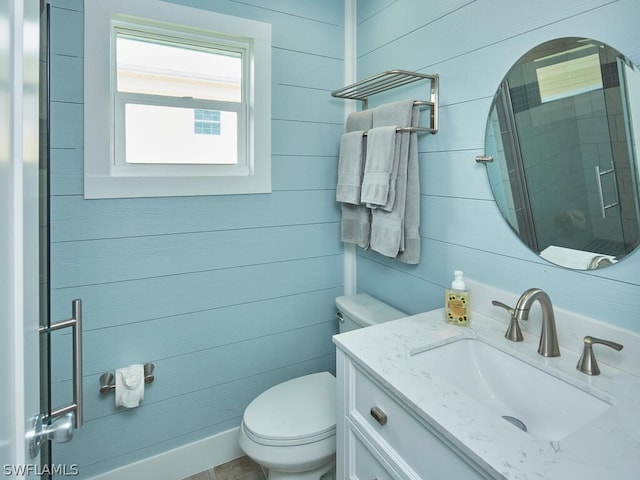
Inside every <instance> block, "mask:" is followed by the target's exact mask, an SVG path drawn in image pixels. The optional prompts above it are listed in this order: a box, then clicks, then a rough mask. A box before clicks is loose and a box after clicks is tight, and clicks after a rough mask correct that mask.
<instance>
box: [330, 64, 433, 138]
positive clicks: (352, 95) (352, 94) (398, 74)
mask: <svg viewBox="0 0 640 480" xmlns="http://www.w3.org/2000/svg"><path fill="white" fill-rule="evenodd" d="M421 80H429V81H430V83H431V88H430V92H429V100H417V101H416V102H414V105H419V106H421V107H422V106H425V107H430V109H431V118H430V120H431V122H430V126H429V127H400V128H398V130H399V131H407V132H430V133H437V131H438V81H439V77H438V75H437V74H425V73H418V72H411V71H408V70H400V69H393V70H385V71H384V72H381V73H378V74H376V75H372V76H371V77H368V78H365V79H364V80H360V81H358V82H355V83H352V84H351V85H347V86H346V87H342V88H339V89H338V90H334V91H333V92H331V96H333V97H336V98H344V99H349V100H359V101H361V102H362V109H363V110H366V109H367V108H368V107H369V97H371V96H373V95H376V94H378V93H382V92H385V91H387V90H391V89H393V88H397V87H401V86H404V85H408V84H410V83H414V82H418V81H421Z"/></svg>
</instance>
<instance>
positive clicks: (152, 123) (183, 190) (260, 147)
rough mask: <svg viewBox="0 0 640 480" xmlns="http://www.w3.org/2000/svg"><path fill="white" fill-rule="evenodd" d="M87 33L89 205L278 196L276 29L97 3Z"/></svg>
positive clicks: (150, 1) (208, 15) (201, 14)
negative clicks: (274, 189)
mask: <svg viewBox="0 0 640 480" xmlns="http://www.w3.org/2000/svg"><path fill="white" fill-rule="evenodd" d="M116 3H119V5H118V7H120V8H119V9H118V10H117V11H114V10H113V9H114V7H113V4H116ZM85 32H86V38H85V197H86V198H112V197H142V196H169V195H215V194H229V193H262V192H269V191H270V189H271V180H270V170H271V158H270V157H271V152H270V150H271V149H270V137H271V130H270V121H271V112H270V92H271V79H270V70H271V69H270V61H271V44H270V42H271V28H270V26H269V25H267V24H263V23H260V22H254V21H250V20H246V19H241V18H236V17H229V16H226V15H220V14H216V13H212V12H208V11H204V10H196V9H192V8H188V7H182V6H179V5H173V4H170V3H166V2H160V1H157V0H141V1H136V2H87V6H86V7H85ZM105 47H106V48H105ZM104 51H110V52H111V55H110V56H109V55H105V54H104V53H102V52H104Z"/></svg>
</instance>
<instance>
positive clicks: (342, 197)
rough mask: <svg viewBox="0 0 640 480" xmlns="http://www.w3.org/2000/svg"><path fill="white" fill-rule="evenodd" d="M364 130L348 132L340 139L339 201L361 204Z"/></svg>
mask: <svg viewBox="0 0 640 480" xmlns="http://www.w3.org/2000/svg"><path fill="white" fill-rule="evenodd" d="M364 138H365V137H364V131H363V130H359V131H355V132H347V133H345V134H343V135H342V137H341V139H340V156H339V158H338V185H337V187H336V200H337V201H338V202H344V203H350V204H352V205H359V204H360V191H361V188H362V169H363V164H364Z"/></svg>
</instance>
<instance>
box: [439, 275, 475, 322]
mask: <svg viewBox="0 0 640 480" xmlns="http://www.w3.org/2000/svg"><path fill="white" fill-rule="evenodd" d="M462 273H463V272H462V271H461V270H456V271H454V272H453V275H454V279H453V282H451V288H447V289H446V290H445V297H444V313H445V320H446V321H447V322H448V323H451V324H453V325H462V326H466V325H469V321H470V320H471V297H470V296H469V290H467V286H466V285H465V284H464V280H462Z"/></svg>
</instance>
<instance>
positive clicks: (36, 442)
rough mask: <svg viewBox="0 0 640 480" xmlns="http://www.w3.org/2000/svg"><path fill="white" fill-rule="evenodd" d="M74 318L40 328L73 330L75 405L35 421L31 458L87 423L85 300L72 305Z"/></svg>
mask: <svg viewBox="0 0 640 480" xmlns="http://www.w3.org/2000/svg"><path fill="white" fill-rule="evenodd" d="M71 311H72V313H71V318H69V319H67V320H63V321H61V322H58V323H53V324H51V325H49V327H40V333H41V334H46V335H50V334H51V332H53V331H55V330H61V329H63V328H67V327H71V328H72V335H73V402H72V403H70V404H68V405H65V406H63V407H59V408H56V409H55V410H51V411H50V412H46V413H40V414H38V415H36V416H35V417H34V418H32V419H31V421H32V426H31V429H30V430H29V431H28V432H27V440H28V445H29V455H30V456H31V458H36V457H37V456H38V455H39V453H40V446H41V445H42V443H43V442H45V441H47V440H51V441H54V442H60V443H64V442H68V441H70V440H71V438H73V428H74V427H75V428H80V427H81V426H82V423H83V402H82V300H78V299H77V300H73V301H72V302H71Z"/></svg>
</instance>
